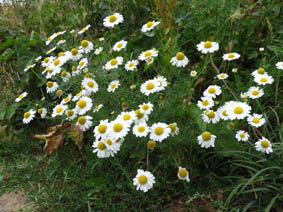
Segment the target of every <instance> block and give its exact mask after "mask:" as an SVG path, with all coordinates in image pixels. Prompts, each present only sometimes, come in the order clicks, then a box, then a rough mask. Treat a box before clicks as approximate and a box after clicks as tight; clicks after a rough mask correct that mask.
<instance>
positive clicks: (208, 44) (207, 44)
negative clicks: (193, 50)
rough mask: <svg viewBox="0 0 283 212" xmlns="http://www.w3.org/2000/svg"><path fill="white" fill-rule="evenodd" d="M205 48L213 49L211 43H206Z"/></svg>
mask: <svg viewBox="0 0 283 212" xmlns="http://www.w3.org/2000/svg"><path fill="white" fill-rule="evenodd" d="M203 47H204V48H206V49H209V48H211V47H212V43H211V42H210V41H206V42H205V43H204V44H203Z"/></svg>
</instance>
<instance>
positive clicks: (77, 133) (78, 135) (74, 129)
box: [69, 124, 84, 150]
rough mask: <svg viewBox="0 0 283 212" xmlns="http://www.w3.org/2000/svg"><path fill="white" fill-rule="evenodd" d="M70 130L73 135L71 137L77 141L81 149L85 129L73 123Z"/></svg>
mask: <svg viewBox="0 0 283 212" xmlns="http://www.w3.org/2000/svg"><path fill="white" fill-rule="evenodd" d="M69 132H70V135H71V139H72V140H73V141H74V142H75V144H76V145H77V147H78V148H79V150H81V149H82V146H81V141H82V140H83V138H84V134H83V131H81V130H80V128H79V127H78V126H77V125H75V124H72V125H71V126H70V128H69Z"/></svg>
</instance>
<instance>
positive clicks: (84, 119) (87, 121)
mask: <svg viewBox="0 0 283 212" xmlns="http://www.w3.org/2000/svg"><path fill="white" fill-rule="evenodd" d="M91 120H92V117H91V116H80V117H78V119H77V122H76V125H77V126H78V127H79V128H80V130H82V131H86V130H88V129H89V128H90V127H91V125H92V121H91Z"/></svg>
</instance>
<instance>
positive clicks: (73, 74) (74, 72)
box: [72, 66, 81, 76]
mask: <svg viewBox="0 0 283 212" xmlns="http://www.w3.org/2000/svg"><path fill="white" fill-rule="evenodd" d="M80 73H81V69H78V68H77V66H72V76H77V75H79V74H80Z"/></svg>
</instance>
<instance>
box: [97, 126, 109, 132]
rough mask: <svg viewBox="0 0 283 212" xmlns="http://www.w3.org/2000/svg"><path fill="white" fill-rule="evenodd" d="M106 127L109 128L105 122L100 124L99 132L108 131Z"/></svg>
mask: <svg viewBox="0 0 283 212" xmlns="http://www.w3.org/2000/svg"><path fill="white" fill-rule="evenodd" d="M106 129H107V126H106V125H105V124H100V125H99V126H98V129H97V130H98V132H100V133H101V134H103V133H105V132H106Z"/></svg>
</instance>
